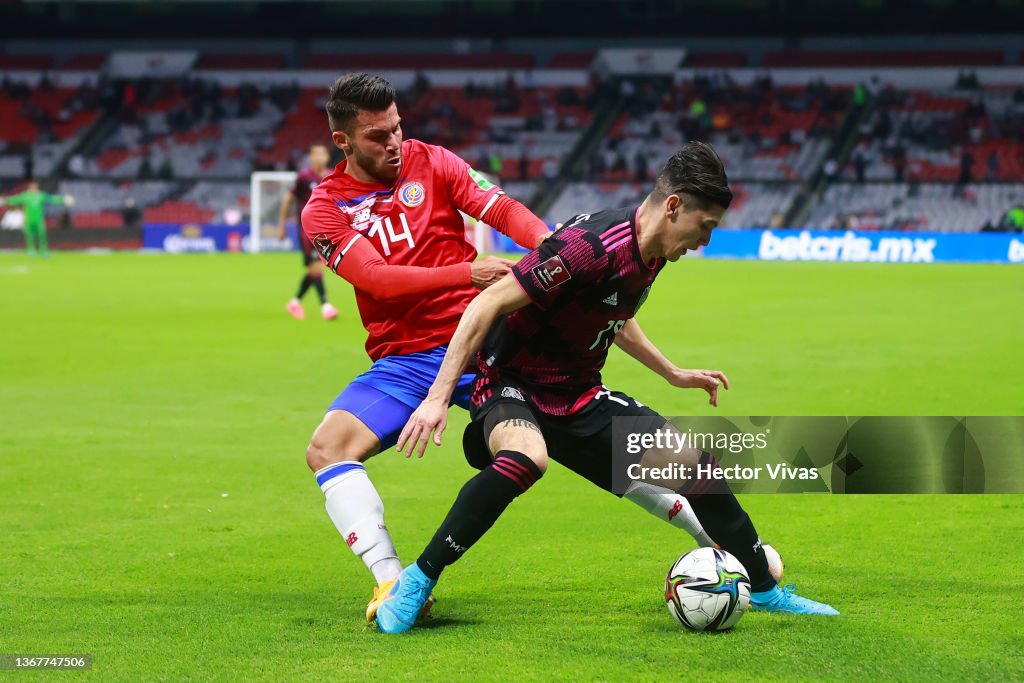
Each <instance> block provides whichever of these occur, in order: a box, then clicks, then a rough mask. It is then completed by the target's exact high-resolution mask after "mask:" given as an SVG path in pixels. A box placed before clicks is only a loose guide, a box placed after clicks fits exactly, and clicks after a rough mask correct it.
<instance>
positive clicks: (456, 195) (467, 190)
mask: <svg viewBox="0 0 1024 683" xmlns="http://www.w3.org/2000/svg"><path fill="white" fill-rule="evenodd" d="M433 149H434V154H435V155H436V157H435V162H436V164H435V165H436V167H437V168H439V170H440V173H441V174H442V175H443V180H444V184H445V185H446V186H447V187H448V193H449V196H451V198H452V203H453V204H455V207H456V208H457V209H459V210H460V211H464V212H465V213H467V214H469V215H470V216H472V217H473V218H476V219H477V220H484V221H486V216H487V212H488V211H489V210H490V208H491V207H492V206H494V203H495V202H496V201H497V200H498V197H500V196H502V195H504V194H505V193H504V191H502V189H501V188H500V187H498V186H497V185H495V184H494V183H492V182H491V181H489V180H487V178H485V177H483V176H482V175H480V174H479V173H477V172H476V171H475V170H473V168H472V167H470V165H469V164H467V163H466V162H465V161H464V160H462V159H461V158H460V157H458V156H457V155H456V154H454V153H453V152H450V151H448V150H447V149H445V148H444V147H434V148H433Z"/></svg>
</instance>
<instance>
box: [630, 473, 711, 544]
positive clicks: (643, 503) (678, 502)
mask: <svg viewBox="0 0 1024 683" xmlns="http://www.w3.org/2000/svg"><path fill="white" fill-rule="evenodd" d="M623 498H625V499H626V500H629V501H632V502H634V503H636V504H637V505H639V506H640V507H642V508H643V509H644V510H647V511H648V512H649V513H651V514H652V515H654V516H655V517H657V518H658V519H663V520H665V521H667V522H669V523H671V524H672V526H677V527H679V528H680V529H683V530H684V531H686V533H688V534H690V535H691V536H693V538H694V540H696V541H697V543H698V544H699V545H701V546H712V545H714V544H715V542H714V541H713V540H711V537H710V536H708V535H707V533H705V531H704V527H703V526H702V525H701V523H700V521H698V519H697V515H695V514H693V508H691V507H690V503H689V502H688V501H687V500H686V498H685V497H683V496H681V495H679V494H678V493H675V492H674V491H670V490H669V489H666V488H663V487H661V486H654V485H653V484H648V483H646V482H642V481H634V482H632V483H630V485H629V488H627V489H626V493H625V494H624V495H623Z"/></svg>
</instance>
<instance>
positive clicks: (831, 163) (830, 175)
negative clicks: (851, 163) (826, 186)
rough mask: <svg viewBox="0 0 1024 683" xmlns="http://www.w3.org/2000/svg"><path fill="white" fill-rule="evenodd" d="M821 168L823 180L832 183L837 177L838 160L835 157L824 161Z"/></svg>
mask: <svg viewBox="0 0 1024 683" xmlns="http://www.w3.org/2000/svg"><path fill="white" fill-rule="evenodd" d="M821 170H822V172H823V173H824V174H825V180H826V181H827V182H829V183H834V182H835V181H836V180H837V179H838V178H839V162H838V161H836V160H835V159H829V160H828V161H826V162H825V165H824V166H822V169H821Z"/></svg>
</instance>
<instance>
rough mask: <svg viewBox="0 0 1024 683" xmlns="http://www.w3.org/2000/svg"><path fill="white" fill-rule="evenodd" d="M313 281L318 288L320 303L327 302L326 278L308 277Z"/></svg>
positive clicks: (314, 287)
mask: <svg viewBox="0 0 1024 683" xmlns="http://www.w3.org/2000/svg"><path fill="white" fill-rule="evenodd" d="M307 279H309V280H310V281H312V283H313V289H315V290H316V295H317V296H318V297H320V303H321V304H325V303H327V290H325V289H324V279H323V278H322V277H308V278H307Z"/></svg>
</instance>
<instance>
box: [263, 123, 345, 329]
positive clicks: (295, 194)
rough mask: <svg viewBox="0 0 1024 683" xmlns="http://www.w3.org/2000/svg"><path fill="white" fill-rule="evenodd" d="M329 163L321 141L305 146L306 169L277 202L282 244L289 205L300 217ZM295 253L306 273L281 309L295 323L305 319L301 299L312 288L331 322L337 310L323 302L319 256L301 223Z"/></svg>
mask: <svg viewBox="0 0 1024 683" xmlns="http://www.w3.org/2000/svg"><path fill="white" fill-rule="evenodd" d="M330 160H331V153H330V152H329V151H328V150H327V145H325V144H323V143H322V142H314V143H313V144H312V145H310V146H309V166H307V167H306V168H304V169H302V170H301V171H299V172H298V174H297V175H296V176H295V184H294V185H293V186H292V189H291V191H289V192H288V194H286V195H285V197H284V201H282V202H281V214H280V217H279V220H278V228H277V231H278V239H280V240H282V241H283V240H284V239H285V237H286V236H287V234H288V233H287V226H286V221H287V220H288V214H289V213H290V212H291V210H292V204H294V205H295V207H296V209H297V210H298V213H299V215H300V217H301V215H302V210H303V209H304V208H306V202H308V201H309V198H310V196H311V195H312V194H313V188H315V187H316V186H317V185H319V184H320V181H321V180H323V179H324V176H325V175H327V173H328V169H327V164H328V162H330ZM299 251H300V252H301V253H302V267H303V268H305V270H306V272H305V273H304V274H303V276H302V281H301V282H299V291H298V293H297V294H296V295H295V297H294V298H293V299H292V300H291V301H289V302H288V305H287V306H286V307H285V308H286V309H287V310H288V312H289V313H291V315H292V317H293V318H296V319H298V320H302V319H303V318H305V317H306V313H305V311H303V310H302V297H303V296H305V295H306V292H307V291H309V288H310V287H312V288H313V289H315V290H316V293H317V296H318V297H320V314H321V315H322V316H323V318H324V320H334V319H335V318H337V317H338V309H336V308H335V307H334V306H332V305H331V303H330V302H329V301H328V300H327V290H326V289H325V288H324V274H323V265H321V263H320V257H319V256H318V255H317V252H316V249H314V248H313V243H312V242H310V241H309V238H308V237H306V233H305V231H303V229H302V223H301V221H300V223H299Z"/></svg>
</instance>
